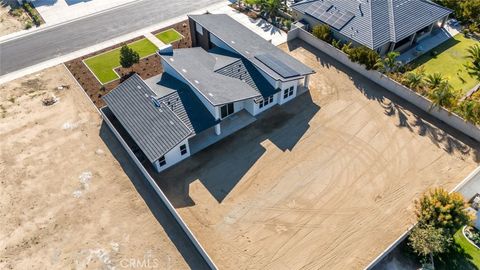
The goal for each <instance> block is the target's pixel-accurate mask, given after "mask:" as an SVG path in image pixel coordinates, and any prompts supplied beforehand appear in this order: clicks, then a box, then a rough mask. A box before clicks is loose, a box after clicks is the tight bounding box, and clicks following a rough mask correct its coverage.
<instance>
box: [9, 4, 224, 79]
mask: <svg viewBox="0 0 480 270" xmlns="http://www.w3.org/2000/svg"><path fill="white" fill-rule="evenodd" d="M228 3H230V2H228V1H222V2H220V3H216V4H213V5H210V6H207V7H205V8H202V9H198V10H195V11H192V12H189V13H188V14H202V13H205V12H206V11H209V10H210V11H211V10H215V9H218V8H220V7H223V6H225V5H227V4H228ZM186 19H187V14H184V15H180V16H177V17H174V18H170V19H168V20H166V21H163V22H161V23H158V24H155V25H152V26H149V27H146V28H143V29H140V30H137V31H134V32H131V33H129V34H126V35H123V36H120V37H117V38H114V39H110V40H107V41H105V42H102V43H99V44H96V45H93V46H90V47H87V48H83V49H81V50H78V51H74V52H71V53H68V54H65V55H62V56H59V57H57V58H53V59H50V60H47V61H44V62H41V63H38V64H35V65H32V66H30V67H27V68H23V69H20V70H17V71H13V72H10V73H8V74H5V75H2V76H0V85H1V84H3V83H6V82H9V81H12V80H15V79H18V78H20V77H23V76H26V75H29V74H32V73H35V72H38V71H40V70H42V69H45V68H49V67H53V66H56V65H58V64H61V63H64V62H68V61H70V60H73V59H75V58H78V57H80V56H83V55H87V54H90V53H93V52H96V51H99V50H102V49H105V48H108V47H110V46H113V45H117V44H118V43H122V42H125V41H128V40H130V39H133V38H135V37H138V36H144V35H145V33H151V32H152V31H155V30H158V29H161V28H165V27H167V26H170V25H172V24H175V23H178V22H181V21H183V20H186Z"/></svg>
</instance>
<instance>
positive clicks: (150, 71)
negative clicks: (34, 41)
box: [65, 21, 192, 108]
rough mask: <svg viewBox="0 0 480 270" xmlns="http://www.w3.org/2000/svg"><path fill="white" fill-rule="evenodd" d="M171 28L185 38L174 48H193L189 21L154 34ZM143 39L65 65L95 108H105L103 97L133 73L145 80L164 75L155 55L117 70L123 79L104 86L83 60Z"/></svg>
mask: <svg viewBox="0 0 480 270" xmlns="http://www.w3.org/2000/svg"><path fill="white" fill-rule="evenodd" d="M169 28H174V29H175V30H177V31H178V32H179V33H180V34H182V35H183V36H184V38H183V39H181V40H179V41H176V42H174V43H172V46H173V48H175V49H178V48H191V47H192V38H191V36H190V27H189V24H188V21H182V22H179V23H177V24H175V25H172V26H169V27H165V28H162V29H159V30H157V31H154V32H153V34H154V35H155V34H156V33H159V32H162V31H164V30H167V29H169ZM143 38H145V37H143V36H140V37H136V38H134V39H131V40H128V41H126V42H124V43H121V44H117V45H114V46H111V47H108V48H105V49H103V50H100V51H97V52H94V53H91V54H88V55H84V56H82V57H79V58H76V59H74V60H71V61H68V62H66V63H65V66H66V67H67V68H68V69H69V70H70V72H71V73H72V74H73V76H74V77H75V79H76V80H77V81H78V83H79V84H80V85H81V86H82V87H83V89H84V90H85V92H86V93H87V95H88V96H89V97H90V99H91V100H92V101H93V103H94V104H95V106H97V108H101V107H103V106H105V102H104V101H103V100H102V97H103V96H104V95H106V94H108V93H109V92H110V91H111V90H112V89H114V88H115V87H117V86H118V85H119V84H120V83H121V82H122V81H124V80H125V79H126V78H128V77H129V75H130V74H132V72H135V73H137V74H138V75H140V77H142V78H143V79H148V78H151V77H153V76H155V75H158V74H160V73H162V72H163V67H162V64H161V61H160V56H158V55H157V54H154V55H151V56H148V57H145V58H143V59H141V60H140V62H139V63H138V64H135V65H134V66H133V67H132V68H130V69H124V68H117V69H115V71H116V72H117V73H118V74H119V75H120V76H121V78H120V79H118V80H116V81H113V82H110V83H107V84H105V85H102V84H101V83H100V82H99V81H98V80H97V79H96V78H95V76H94V75H93V74H92V73H91V72H90V70H89V69H88V68H87V67H86V66H85V64H84V63H83V60H84V59H87V58H89V57H92V56H95V55H98V54H101V53H104V52H106V51H110V50H112V49H115V48H119V47H121V46H122V45H123V44H126V43H127V44H128V43H131V42H134V41H137V40H140V39H143Z"/></svg>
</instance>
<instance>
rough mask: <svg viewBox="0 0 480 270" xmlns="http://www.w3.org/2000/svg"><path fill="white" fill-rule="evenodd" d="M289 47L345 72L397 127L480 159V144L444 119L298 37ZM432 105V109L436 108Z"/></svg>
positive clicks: (359, 89)
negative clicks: (394, 120)
mask: <svg viewBox="0 0 480 270" xmlns="http://www.w3.org/2000/svg"><path fill="white" fill-rule="evenodd" d="M288 47H289V49H290V50H295V49H296V48H303V49H305V50H306V51H308V52H310V53H312V54H313V55H315V56H316V59H317V60H318V61H319V63H320V64H321V65H322V66H323V67H325V68H330V67H332V66H333V67H335V68H336V69H337V70H339V71H340V72H342V73H345V74H348V76H349V78H350V80H351V81H352V82H353V84H354V85H355V88H356V90H358V91H360V92H361V93H362V94H363V95H364V96H365V97H366V98H367V99H369V100H375V101H377V103H378V104H379V106H381V107H382V108H383V109H384V113H385V115H387V116H390V117H397V118H398V124H397V126H398V127H401V128H407V129H408V130H409V131H410V132H412V133H415V134H417V135H420V136H423V137H424V136H427V137H428V138H429V139H430V140H431V142H432V143H433V144H434V145H436V146H437V147H438V148H440V149H443V150H444V151H445V152H447V153H449V154H451V153H454V152H459V153H461V154H468V153H472V154H473V156H474V161H475V162H477V163H478V162H480V146H479V145H478V143H477V142H476V141H475V140H474V139H473V138H471V137H469V136H467V135H465V134H463V133H461V132H460V131H458V130H456V129H454V128H452V127H450V126H448V125H447V124H445V123H444V122H443V121H440V120H438V119H437V118H435V117H433V116H431V115H430V114H428V113H426V112H424V111H423V110H421V109H419V108H418V107H416V106H415V105H413V104H411V103H410V102H408V101H406V100H404V99H402V98H401V97H399V96H397V95H395V94H393V93H392V92H390V91H388V90H386V89H385V88H383V87H382V86H380V85H378V84H376V83H374V82H372V81H371V80H369V79H367V78H366V77H364V76H362V75H360V74H359V73H357V72H355V71H354V70H352V69H350V68H349V67H347V66H345V65H344V64H342V63H340V62H338V61H337V60H335V59H334V58H332V57H330V56H329V55H327V54H325V53H323V52H321V51H319V50H318V49H316V48H314V47H313V46H311V45H309V44H307V43H305V42H303V41H301V40H298V39H296V40H292V41H290V42H289V43H288ZM432 109H433V110H434V109H435V108H432Z"/></svg>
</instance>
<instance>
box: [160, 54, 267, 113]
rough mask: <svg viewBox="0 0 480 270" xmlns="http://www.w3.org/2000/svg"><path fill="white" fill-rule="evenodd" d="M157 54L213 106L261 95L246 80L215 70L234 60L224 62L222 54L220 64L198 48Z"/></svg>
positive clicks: (212, 56)
mask: <svg viewBox="0 0 480 270" xmlns="http://www.w3.org/2000/svg"><path fill="white" fill-rule="evenodd" d="M160 57H162V59H163V60H164V61H165V62H166V63H167V64H168V65H170V66H171V67H172V68H173V69H174V70H175V71H176V72H177V73H178V75H179V76H181V77H183V78H184V79H185V80H186V81H188V83H189V84H190V86H191V87H194V88H195V89H197V90H198V91H199V92H200V93H201V94H202V95H203V96H204V97H205V98H206V99H207V100H208V101H209V102H210V103H211V104H212V105H214V106H220V105H223V104H227V103H231V102H236V101H241V100H246V99H250V98H256V97H259V96H260V94H259V93H258V92H257V91H255V89H253V88H252V87H250V85H248V84H247V83H246V82H244V81H241V80H238V79H235V78H232V77H228V76H224V75H222V74H220V73H217V72H215V69H216V68H222V65H225V64H228V63H232V62H234V61H230V62H229V61H227V62H225V58H223V57H222V60H221V61H222V65H220V66H219V65H218V64H217V59H218V57H217V58H216V57H215V56H214V55H212V54H209V53H208V52H207V51H205V50H204V49H202V48H200V47H196V48H187V49H176V50H174V51H173V54H167V55H162V54H161V55H160ZM172 75H174V74H172Z"/></svg>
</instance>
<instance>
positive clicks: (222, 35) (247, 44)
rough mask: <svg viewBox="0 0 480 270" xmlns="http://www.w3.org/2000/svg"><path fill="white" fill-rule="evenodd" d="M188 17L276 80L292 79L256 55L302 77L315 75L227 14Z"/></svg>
mask: <svg viewBox="0 0 480 270" xmlns="http://www.w3.org/2000/svg"><path fill="white" fill-rule="evenodd" d="M188 17H189V18H190V19H192V20H194V21H195V22H197V23H198V24H200V25H201V26H202V27H203V28H205V29H207V30H208V31H209V32H210V33H211V34H213V35H214V36H216V37H217V38H219V39H220V40H222V41H223V42H224V43H226V44H227V45H228V46H229V47H231V48H232V49H233V50H234V51H236V52H237V53H238V54H239V55H241V56H243V57H244V58H246V59H247V60H248V61H250V62H251V63H253V64H254V65H255V66H257V67H258V68H260V69H261V70H263V71H264V72H265V73H267V74H268V75H269V76H270V77H272V78H273V79H275V80H282V81H286V80H289V79H292V78H284V77H282V76H281V75H280V74H278V73H277V72H275V71H274V70H273V69H272V68H271V67H268V66H267V65H265V64H264V63H262V62H261V61H259V60H258V59H257V58H255V56H256V55H260V54H267V53H268V54H270V55H272V56H273V57H275V58H276V59H277V60H278V61H281V62H282V63H284V64H285V65H287V66H289V67H290V68H291V69H293V70H295V71H296V72H298V73H299V74H301V75H307V74H311V73H314V71H313V70H312V69H311V68H309V67H308V66H306V65H304V64H303V63H301V62H300V61H298V60H297V59H295V58H293V57H292V56H290V55H288V54H287V53H285V52H283V51H282V50H280V49H279V48H277V47H275V46H274V45H273V44H271V43H270V42H268V41H266V40H265V39H263V38H262V37H260V36H259V35H257V34H255V33H254V32H252V31H250V29H248V28H246V27H245V26H243V25H241V24H240V23H238V22H237V21H235V20H234V19H233V18H231V17H230V16H228V15H226V14H203V15H189V16H188Z"/></svg>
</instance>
